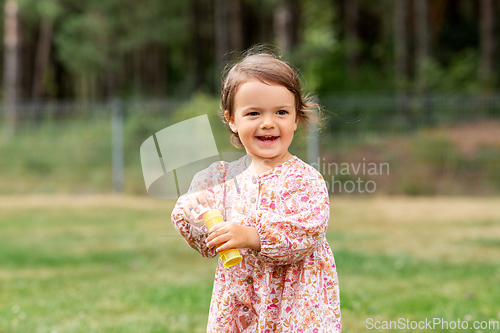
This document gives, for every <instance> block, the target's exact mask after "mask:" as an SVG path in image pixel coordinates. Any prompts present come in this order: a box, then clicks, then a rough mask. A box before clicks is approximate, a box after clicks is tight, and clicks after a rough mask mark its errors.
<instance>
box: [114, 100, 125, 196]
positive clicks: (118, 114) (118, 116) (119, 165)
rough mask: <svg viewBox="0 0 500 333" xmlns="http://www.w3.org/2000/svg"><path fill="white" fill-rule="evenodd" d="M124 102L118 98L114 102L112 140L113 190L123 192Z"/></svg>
mask: <svg viewBox="0 0 500 333" xmlns="http://www.w3.org/2000/svg"><path fill="white" fill-rule="evenodd" d="M123 108H124V106H123V102H122V101H121V100H120V99H119V98H117V99H115V100H114V101H113V104H112V110H113V112H112V114H111V140H112V147H111V149H112V158H113V161H112V162H113V192H114V193H122V192H123V186H124V176H125V170H124V169H125V168H124V166H125V163H124V147H123Z"/></svg>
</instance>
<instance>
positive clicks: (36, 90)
mask: <svg viewBox="0 0 500 333" xmlns="http://www.w3.org/2000/svg"><path fill="white" fill-rule="evenodd" d="M53 25H54V20H53V19H52V18H43V19H42V21H41V24H40V36H39V38H38V47H37V50H36V58H35V73H34V78H33V90H32V92H31V98H32V99H33V100H34V101H38V100H40V99H41V98H42V97H43V94H44V81H45V74H46V73H47V69H48V67H49V61H50V48H51V44H52V28H53Z"/></svg>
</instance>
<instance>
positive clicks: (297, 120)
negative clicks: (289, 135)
mask: <svg viewBox="0 0 500 333" xmlns="http://www.w3.org/2000/svg"><path fill="white" fill-rule="evenodd" d="M298 125H299V117H297V116H295V124H294V125H293V131H294V132H295V130H296V129H297V126H298Z"/></svg>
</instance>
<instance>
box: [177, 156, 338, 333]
mask: <svg viewBox="0 0 500 333" xmlns="http://www.w3.org/2000/svg"><path fill="white" fill-rule="evenodd" d="M247 157H248V158H249V156H248V155H245V156H243V157H242V158H240V159H239V160H236V161H234V162H231V163H227V162H216V163H213V164H212V165H210V167H208V168H207V169H205V170H203V171H200V172H198V173H197V174H196V175H195V177H194V178H193V181H192V183H191V186H190V189H189V192H188V194H185V195H183V196H181V197H180V198H179V199H178V201H177V204H176V206H175V208H174V210H173V212H172V222H173V224H174V226H175V228H176V229H177V230H178V231H179V233H180V234H181V235H182V237H184V239H185V240H186V241H187V243H188V244H189V246H191V247H192V248H193V249H195V250H197V251H198V252H199V253H200V254H201V255H202V256H204V257H208V258H213V257H215V256H216V255H217V253H216V251H215V247H212V248H207V246H206V244H205V239H206V238H207V228H206V227H205V226H203V225H202V226H200V227H198V226H195V225H193V224H189V223H188V222H187V221H185V219H184V214H183V210H182V205H183V204H184V203H185V202H186V201H187V200H188V197H189V194H190V193H193V192H198V191H202V190H208V191H210V192H211V193H212V194H213V196H214V199H215V206H216V208H218V209H219V210H220V211H221V213H222V216H223V217H224V221H230V222H234V223H240V224H242V225H245V226H252V227H255V228H256V229H257V231H258V234H259V236H260V242H261V249H260V250H259V251H256V250H253V249H249V248H246V249H239V251H240V254H241V255H242V256H243V260H242V261H241V263H239V264H237V265H235V266H232V267H229V268H225V267H224V266H223V265H222V261H221V260H220V259H219V264H218V266H217V270H216V273H215V281H214V288H213V293H212V301H211V304H210V314H209V318H208V329H207V332H214V333H220V332H266V333H267V332H273V333H274V332H323V333H326V332H340V330H341V320H340V298H339V284H338V279H337V271H336V267H335V262H334V258H333V254H332V251H331V249H330V246H329V245H328V243H327V240H326V238H325V233H326V231H327V228H328V219H329V208H330V207H329V201H328V191H327V188H326V185H325V182H324V180H323V177H322V176H321V174H320V173H319V172H318V171H317V170H316V169H314V168H313V167H312V166H310V165H308V164H306V163H304V162H303V161H302V160H300V159H299V158H298V157H296V156H293V157H292V158H291V159H289V160H288V161H286V162H284V163H282V164H280V165H278V166H276V167H274V168H273V169H271V170H269V171H267V172H265V173H262V174H252V173H250V171H249V170H247V168H246V163H245V160H246V159H247Z"/></svg>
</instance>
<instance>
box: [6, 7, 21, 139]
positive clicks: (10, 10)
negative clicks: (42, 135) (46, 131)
mask: <svg viewBox="0 0 500 333" xmlns="http://www.w3.org/2000/svg"><path fill="white" fill-rule="evenodd" d="M18 8H19V7H18V4H17V1H16V0H7V1H6V2H5V6H4V12H5V28H4V29H5V30H4V91H5V99H4V101H5V106H6V129H5V132H6V133H7V136H12V135H14V133H15V132H16V127H17V122H18V120H19V114H18V110H17V104H18V102H19V77H20V67H19V53H20V52H19V48H20V36H19V13H18Z"/></svg>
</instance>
